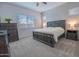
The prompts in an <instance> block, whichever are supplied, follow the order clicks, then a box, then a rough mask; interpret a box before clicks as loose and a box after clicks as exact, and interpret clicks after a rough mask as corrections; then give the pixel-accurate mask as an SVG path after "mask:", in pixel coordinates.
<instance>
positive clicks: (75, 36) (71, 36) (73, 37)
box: [66, 30, 78, 41]
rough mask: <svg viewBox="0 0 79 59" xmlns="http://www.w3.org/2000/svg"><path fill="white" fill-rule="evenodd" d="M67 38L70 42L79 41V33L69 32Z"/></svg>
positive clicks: (75, 31)
mask: <svg viewBox="0 0 79 59" xmlns="http://www.w3.org/2000/svg"><path fill="white" fill-rule="evenodd" d="M66 38H67V39H70V40H75V41H78V31H77V30H67V32H66Z"/></svg>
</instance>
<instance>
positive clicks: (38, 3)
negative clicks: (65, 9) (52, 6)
mask: <svg viewBox="0 0 79 59" xmlns="http://www.w3.org/2000/svg"><path fill="white" fill-rule="evenodd" d="M41 3H42V4H44V5H47V2H41ZM39 5H40V2H37V3H36V6H39Z"/></svg>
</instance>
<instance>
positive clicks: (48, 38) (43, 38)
mask: <svg viewBox="0 0 79 59" xmlns="http://www.w3.org/2000/svg"><path fill="white" fill-rule="evenodd" d="M33 38H34V39H36V40H39V41H40V42H43V43H45V44H47V45H49V46H51V47H54V45H55V43H56V42H55V40H54V37H53V35H51V34H46V33H40V32H33Z"/></svg>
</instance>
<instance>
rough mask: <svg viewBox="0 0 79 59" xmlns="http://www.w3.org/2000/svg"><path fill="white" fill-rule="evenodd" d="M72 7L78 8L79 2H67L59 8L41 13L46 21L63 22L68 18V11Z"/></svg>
mask: <svg viewBox="0 0 79 59" xmlns="http://www.w3.org/2000/svg"><path fill="white" fill-rule="evenodd" d="M74 7H79V2H67V3H65V4H63V5H61V6H58V7H56V8H53V9H51V10H48V11H45V12H43V16H46V17H47V20H48V21H54V20H64V19H66V18H68V17H69V15H68V14H69V13H68V10H69V9H71V8H74Z"/></svg>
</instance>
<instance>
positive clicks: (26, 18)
mask: <svg viewBox="0 0 79 59" xmlns="http://www.w3.org/2000/svg"><path fill="white" fill-rule="evenodd" d="M34 21H35V17H34V16H31V15H21V14H20V15H18V23H19V24H25V25H26V26H27V27H34Z"/></svg>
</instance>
